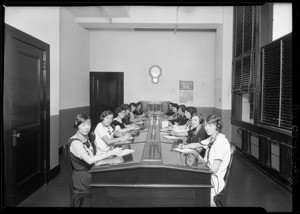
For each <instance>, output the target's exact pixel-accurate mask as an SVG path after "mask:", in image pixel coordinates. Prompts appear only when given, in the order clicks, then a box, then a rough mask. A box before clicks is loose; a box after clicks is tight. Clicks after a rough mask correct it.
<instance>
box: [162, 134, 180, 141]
mask: <svg viewBox="0 0 300 214" xmlns="http://www.w3.org/2000/svg"><path fill="white" fill-rule="evenodd" d="M164 138H166V139H168V140H174V139H178V137H175V136H171V135H164Z"/></svg>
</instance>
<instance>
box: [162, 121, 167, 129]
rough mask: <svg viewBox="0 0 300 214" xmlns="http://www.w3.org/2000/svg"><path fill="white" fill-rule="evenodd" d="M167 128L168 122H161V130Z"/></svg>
mask: <svg viewBox="0 0 300 214" xmlns="http://www.w3.org/2000/svg"><path fill="white" fill-rule="evenodd" d="M168 126H169V121H167V120H166V121H164V120H163V121H161V127H162V128H166V127H168Z"/></svg>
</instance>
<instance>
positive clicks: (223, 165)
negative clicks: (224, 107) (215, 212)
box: [179, 115, 231, 207]
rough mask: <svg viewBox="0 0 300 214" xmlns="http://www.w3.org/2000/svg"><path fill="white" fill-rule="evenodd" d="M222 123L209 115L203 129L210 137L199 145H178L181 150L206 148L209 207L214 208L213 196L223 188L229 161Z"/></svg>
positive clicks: (228, 146) (227, 143) (228, 151)
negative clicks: (209, 171)
mask: <svg viewBox="0 0 300 214" xmlns="http://www.w3.org/2000/svg"><path fill="white" fill-rule="evenodd" d="M222 126H223V123H222V121H221V119H220V118H219V117H218V116H216V115H210V116H208V117H207V118H206V120H205V123H204V127H205V131H206V132H207V134H208V135H209V136H210V137H209V138H208V139H206V140H204V141H201V142H200V143H190V144H187V145H179V146H180V147H181V148H183V149H186V148H191V149H194V148H200V147H206V148H207V150H206V153H205V156H204V160H205V161H206V163H207V165H208V166H209V167H210V169H211V171H212V172H213V175H212V179H211V182H212V185H213V188H212V189H211V200H210V203H211V206H212V207H215V206H216V205H215V203H214V200H213V199H214V196H215V195H217V194H218V193H220V192H221V191H222V189H223V188H224V186H225V182H224V176H225V173H226V171H227V167H228V164H229V161H230V156H231V152H230V143H229V141H228V140H227V138H226V137H225V135H224V134H222V133H221V129H222Z"/></svg>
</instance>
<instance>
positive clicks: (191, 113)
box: [185, 106, 197, 117]
mask: <svg viewBox="0 0 300 214" xmlns="http://www.w3.org/2000/svg"><path fill="white" fill-rule="evenodd" d="M185 111H187V112H189V113H190V115H191V117H193V115H194V114H196V113H197V109H196V108H195V107H193V106H189V107H187V108H186V109H185Z"/></svg>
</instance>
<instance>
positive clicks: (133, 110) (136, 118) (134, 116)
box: [129, 103, 142, 123]
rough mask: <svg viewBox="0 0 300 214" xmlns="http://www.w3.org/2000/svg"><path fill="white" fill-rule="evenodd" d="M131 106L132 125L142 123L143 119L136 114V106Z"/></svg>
mask: <svg viewBox="0 0 300 214" xmlns="http://www.w3.org/2000/svg"><path fill="white" fill-rule="evenodd" d="M129 106H130V112H129V116H130V122H132V123H137V122H140V121H141V120H142V118H141V117H138V116H136V115H135V114H134V112H135V110H136V104H135V103H130V104H129Z"/></svg>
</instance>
